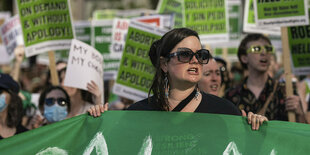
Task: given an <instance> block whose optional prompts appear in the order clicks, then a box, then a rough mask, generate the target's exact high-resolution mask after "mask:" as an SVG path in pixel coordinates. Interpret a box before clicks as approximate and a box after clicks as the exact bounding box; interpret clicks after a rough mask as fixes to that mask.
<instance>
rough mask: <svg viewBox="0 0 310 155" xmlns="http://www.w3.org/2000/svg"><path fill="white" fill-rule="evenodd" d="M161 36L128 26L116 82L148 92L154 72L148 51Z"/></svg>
mask: <svg viewBox="0 0 310 155" xmlns="http://www.w3.org/2000/svg"><path fill="white" fill-rule="evenodd" d="M160 37H161V36H159V35H156V34H152V33H149V32H145V31H143V30H140V29H137V28H133V27H129V29H128V33H127V38H126V44H125V49H124V51H123V56H122V59H121V64H120V68H119V71H118V75H117V80H116V82H117V83H119V84H122V85H125V86H128V87H131V88H134V89H137V90H140V91H143V92H146V93H147V92H148V90H149V88H150V87H151V84H152V80H153V77H154V74H155V68H154V67H153V65H152V63H151V61H150V58H149V55H148V52H149V49H150V46H151V45H152V43H153V42H154V41H156V40H158V39H160Z"/></svg>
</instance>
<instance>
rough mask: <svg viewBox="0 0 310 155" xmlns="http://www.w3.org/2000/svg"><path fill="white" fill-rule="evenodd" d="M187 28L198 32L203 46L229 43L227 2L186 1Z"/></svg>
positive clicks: (217, 0) (208, 0)
mask: <svg viewBox="0 0 310 155" xmlns="http://www.w3.org/2000/svg"><path fill="white" fill-rule="evenodd" d="M184 7H185V11H184V14H185V15H184V18H185V26H186V27H187V28H190V29H192V30H195V31H196V32H198V34H199V37H200V40H201V43H202V44H212V43H216V42H228V40H229V24H228V22H229V20H228V14H227V11H228V10H227V8H228V4H227V0H184Z"/></svg>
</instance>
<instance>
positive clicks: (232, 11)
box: [228, 1, 242, 40]
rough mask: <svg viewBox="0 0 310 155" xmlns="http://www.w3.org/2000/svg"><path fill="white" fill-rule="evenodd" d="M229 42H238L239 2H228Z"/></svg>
mask: <svg viewBox="0 0 310 155" xmlns="http://www.w3.org/2000/svg"><path fill="white" fill-rule="evenodd" d="M228 8H229V12H228V16H229V17H228V18H229V40H238V39H239V38H240V35H241V29H242V22H241V19H242V18H241V1H228Z"/></svg>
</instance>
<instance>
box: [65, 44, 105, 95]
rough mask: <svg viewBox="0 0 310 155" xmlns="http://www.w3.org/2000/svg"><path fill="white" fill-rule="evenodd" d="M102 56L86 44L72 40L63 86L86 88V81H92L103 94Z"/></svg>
mask: <svg viewBox="0 0 310 155" xmlns="http://www.w3.org/2000/svg"><path fill="white" fill-rule="evenodd" d="M102 63H103V57H102V55H101V54H100V53H99V52H98V51H97V50H96V49H94V48H93V47H91V46H89V45H88V44H86V43H84V42H81V41H78V40H75V39H73V40H72V45H71V48H70V54H69V59H68V65H67V70H66V77H65V81H64V85H65V86H69V87H75V88H80V89H84V90H87V83H90V82H91V81H94V82H95V83H96V84H97V86H98V88H99V90H100V92H102V94H103V64H102Z"/></svg>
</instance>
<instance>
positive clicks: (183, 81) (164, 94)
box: [88, 28, 267, 130]
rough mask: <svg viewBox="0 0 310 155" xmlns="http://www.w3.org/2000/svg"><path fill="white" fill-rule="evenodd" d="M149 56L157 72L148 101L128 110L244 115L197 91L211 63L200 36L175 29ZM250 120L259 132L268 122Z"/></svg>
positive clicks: (97, 111) (94, 112) (252, 117)
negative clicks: (264, 123)
mask: <svg viewBox="0 0 310 155" xmlns="http://www.w3.org/2000/svg"><path fill="white" fill-rule="evenodd" d="M149 56H150V59H151V61H152V64H153V66H154V67H155V68H156V73H155V76H154V80H153V83H152V86H151V88H150V90H149V97H148V98H147V99H144V100H141V101H139V102H137V103H135V104H133V105H131V106H130V107H129V108H128V110H147V111H180V112H200V113H215V114H229V115H241V113H240V111H239V110H238V108H237V107H235V106H234V105H233V104H232V103H231V102H229V101H227V100H224V99H222V98H219V97H217V96H214V95H210V94H206V93H204V92H201V91H200V90H199V89H198V86H197V84H198V82H199V80H200V79H201V77H202V66H203V64H207V63H208V62H209V57H210V53H209V51H208V50H206V49H202V48H201V44H200V39H199V36H198V34H197V32H195V31H193V30H190V29H187V28H177V29H173V30H171V31H169V32H167V33H166V34H165V35H164V36H163V37H162V38H161V39H160V40H157V41H155V42H154V43H153V44H152V46H151V48H150V51H149ZM151 92H152V93H153V96H150V93H151ZM104 110H106V109H105V108H104V106H103V105H101V106H93V107H92V108H90V109H89V110H88V111H89V113H90V114H91V115H93V116H95V117H96V116H100V112H104ZM244 115H245V114H244ZM248 120H249V123H250V124H252V129H253V130H257V129H258V128H259V126H260V125H261V124H262V123H263V122H264V121H267V118H266V117H264V116H261V115H256V114H253V113H251V112H250V113H249V116H248Z"/></svg>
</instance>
